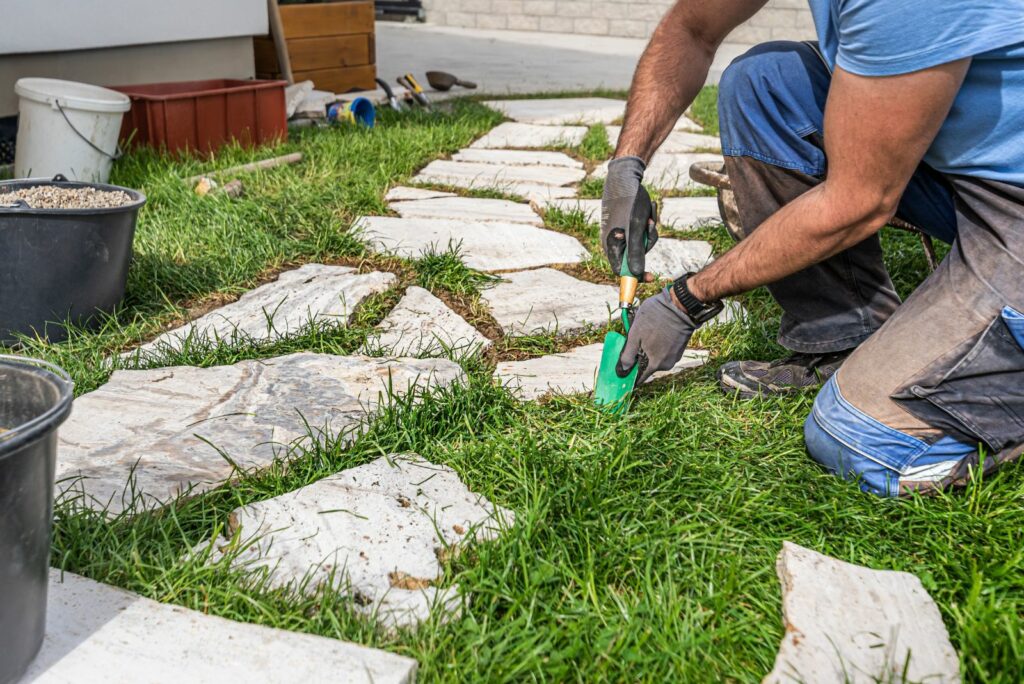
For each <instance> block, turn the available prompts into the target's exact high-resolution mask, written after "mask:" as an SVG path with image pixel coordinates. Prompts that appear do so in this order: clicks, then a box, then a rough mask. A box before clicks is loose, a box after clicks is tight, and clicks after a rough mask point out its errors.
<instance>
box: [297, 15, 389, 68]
mask: <svg viewBox="0 0 1024 684" xmlns="http://www.w3.org/2000/svg"><path fill="white" fill-rule="evenodd" d="M373 22H374V9H373V2H367V1H365V0H359V1H358V2H330V3H322V4H313V5H284V6H283V7H281V23H282V24H283V25H284V35H285V37H286V38H288V40H291V39H293V38H317V37H322V36H337V35H351V34H359V33H373V28H374V26H373ZM296 78H298V77H297V76H296Z"/></svg>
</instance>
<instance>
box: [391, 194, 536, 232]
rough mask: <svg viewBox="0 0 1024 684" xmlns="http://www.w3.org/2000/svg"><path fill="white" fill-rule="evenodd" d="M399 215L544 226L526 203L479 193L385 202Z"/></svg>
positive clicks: (403, 216) (404, 216)
mask: <svg viewBox="0 0 1024 684" xmlns="http://www.w3.org/2000/svg"><path fill="white" fill-rule="evenodd" d="M388 206H389V207H390V208H391V209H392V210H393V211H395V212H397V213H398V214H399V215H400V216H401V217H402V218H440V219H457V220H464V221H505V222H507V223H530V224H533V225H535V226H543V225H544V221H542V220H541V218H540V216H538V215H537V212H535V211H534V210H533V209H531V208H530V205H528V204H521V203H519V202H512V201H509V200H503V199H482V198H479V197H438V198H436V199H422V200H411V201H408V202H392V203H391V204H389V205H388Z"/></svg>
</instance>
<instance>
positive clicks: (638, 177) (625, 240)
mask: <svg viewBox="0 0 1024 684" xmlns="http://www.w3.org/2000/svg"><path fill="white" fill-rule="evenodd" d="M645 168H646V167H645V165H644V162H643V160H642V159H640V157H619V158H618V159H612V160H611V161H610V162H609V163H608V177H607V178H606V179H605V181H604V194H603V196H602V197H601V247H603V248H604V253H605V255H606V256H607V257H608V261H609V263H611V265H612V275H616V276H617V275H619V273H620V270H621V269H622V253H623V252H624V251H625V249H626V245H629V270H630V272H632V273H633V275H634V276H636V277H637V278H639V279H640V280H641V282H642V281H643V278H644V265H645V259H644V255H645V254H646V253H647V252H649V251H651V248H652V247H654V243H655V242H657V241H658V231H657V229H656V228H655V222H654V221H650V222H649V223H648V224H647V226H646V228H645V229H643V230H640V231H632V230H630V227H629V218H630V216H631V215H632V213H633V204H634V202H636V198H637V195H638V194H639V193H640V182H641V181H642V180H643V179H644V169H645ZM644 195H645V196H646V193H645V194H644ZM652 215H653V210H652ZM645 240H646V247H645V245H644V241H645Z"/></svg>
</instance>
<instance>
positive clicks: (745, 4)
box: [615, 0, 766, 162]
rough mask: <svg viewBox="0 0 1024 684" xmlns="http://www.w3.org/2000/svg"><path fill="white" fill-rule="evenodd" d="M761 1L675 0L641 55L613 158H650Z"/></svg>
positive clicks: (759, 6) (762, 1) (645, 159)
mask: <svg viewBox="0 0 1024 684" xmlns="http://www.w3.org/2000/svg"><path fill="white" fill-rule="evenodd" d="M765 2H766V0H714V1H713V2H709V1H708V0H678V2H676V4H675V5H674V6H673V7H672V9H670V10H669V11H668V13H667V14H666V15H665V16H664V18H662V20H661V23H660V24H658V28H657V29H656V30H655V31H654V35H653V36H652V37H651V42H650V43H649V44H648V45H647V49H646V50H644V54H643V56H642V57H641V58H640V62H639V63H638V64H637V67H636V73H635V74H634V75H633V85H632V87H631V88H630V91H629V104H628V106H627V108H626V120H625V122H624V125H623V127H622V135H621V136H620V137H619V144H618V149H617V150H616V152H615V156H616V157H625V156H632V157H640V158H641V159H643V160H644V162H648V161H650V159H651V155H653V154H654V151H655V150H657V149H658V147H660V146H661V143H663V142H664V141H665V138H667V137H668V134H669V133H670V132H671V131H672V127H673V126H674V125H675V123H676V121H678V120H679V117H680V116H682V114H683V112H684V111H686V108H687V107H689V106H690V103H691V102H693V98H695V97H697V93H698V92H699V91H700V89H701V87H702V86H703V85H704V81H705V80H707V76H708V70H709V69H710V68H711V62H712V60H713V59H714V57H715V51H716V50H717V49H718V46H719V45H720V44H721V42H722V41H723V40H724V39H725V37H726V36H727V35H728V34H729V32H730V31H732V30H733V29H734V28H735V27H736V26H738V25H739V24H741V23H743V22H744V21H746V20H747V19H749V18H750V17H751V16H753V15H754V13H755V12H757V10H758V9H760V8H761V7H762V6H764V4H765Z"/></svg>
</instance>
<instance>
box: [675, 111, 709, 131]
mask: <svg viewBox="0 0 1024 684" xmlns="http://www.w3.org/2000/svg"><path fill="white" fill-rule="evenodd" d="M672 130H675V131H689V132H690V133H703V132H704V128H703V127H702V126H701V125H700V124H699V123H697V122H696V121H694V120H693V119H691V118H690V117H688V116H686V115H685V114H683V115H682V116H681V117H679V121H676V125H675V126H674V127H673V129H672Z"/></svg>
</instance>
